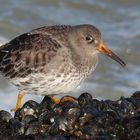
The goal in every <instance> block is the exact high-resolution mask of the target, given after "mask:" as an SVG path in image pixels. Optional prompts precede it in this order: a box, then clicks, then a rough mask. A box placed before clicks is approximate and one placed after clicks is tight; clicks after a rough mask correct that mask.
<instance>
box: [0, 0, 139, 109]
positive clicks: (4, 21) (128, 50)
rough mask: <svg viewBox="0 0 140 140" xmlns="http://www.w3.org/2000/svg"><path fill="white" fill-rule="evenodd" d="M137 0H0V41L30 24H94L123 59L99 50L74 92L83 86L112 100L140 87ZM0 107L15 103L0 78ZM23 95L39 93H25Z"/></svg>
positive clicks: (14, 90)
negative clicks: (116, 59)
mask: <svg viewBox="0 0 140 140" xmlns="http://www.w3.org/2000/svg"><path fill="white" fill-rule="evenodd" d="M139 9H140V1H139V0H133V1H131V0H117V1H111V0H106V1H99V0H86V1H85V0H71V1H70V0H59V1H58V0H39V1H38V0H24V1H19V0H12V1H11V0H1V1H0V43H4V42H6V41H9V40H11V39H12V38H14V37H16V36H18V35H20V34H22V33H24V32H27V31H29V30H31V29H33V28H37V27H41V26H44V25H53V24H72V25H75V24H82V23H88V24H94V25H95V26H97V27H98V28H99V29H100V30H101V32H102V36H103V40H104V42H105V43H106V45H107V46H108V47H109V48H111V49H112V50H113V51H115V52H116V53H117V54H118V55H119V56H120V57H121V58H122V59H123V60H124V61H125V62H126V64H127V66H126V68H121V67H120V66H119V65H118V64H117V63H116V62H114V61H112V60H111V59H109V58H107V57H105V56H103V55H100V62H99V65H98V67H97V69H96V71H95V72H94V73H93V74H92V75H91V76H90V77H89V78H88V79H87V80H86V81H85V82H84V83H82V85H81V87H80V88H78V89H76V90H75V92H76V94H75V92H72V94H73V95H74V96H78V95H79V93H81V92H83V91H87V92H90V93H92V94H93V96H94V97H95V98H100V99H106V98H110V99H113V100H115V99H118V98H119V97H120V96H122V95H123V96H130V95H131V94H132V93H133V92H134V91H136V90H140V77H139V75H140V67H139V66H140V59H139V56H140V10H139ZM0 79H1V80H0V109H3V108H4V109H5V108H6V109H7V110H9V109H10V108H11V107H13V106H14V105H15V102H16V96H17V94H16V93H17V92H18V90H17V88H16V87H14V86H13V85H11V84H9V83H8V82H7V81H6V80H5V79H4V78H2V77H1V78H0ZM27 99H35V100H41V99H42V97H38V96H37V97H36V96H30V95H26V97H25V98H24V100H23V102H25V101H26V100H27Z"/></svg>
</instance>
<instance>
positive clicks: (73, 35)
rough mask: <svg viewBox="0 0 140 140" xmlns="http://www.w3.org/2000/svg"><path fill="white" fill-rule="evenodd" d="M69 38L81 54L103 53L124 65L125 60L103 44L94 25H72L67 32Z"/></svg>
mask: <svg viewBox="0 0 140 140" xmlns="http://www.w3.org/2000/svg"><path fill="white" fill-rule="evenodd" d="M69 38H70V39H69V41H70V43H71V44H72V46H76V47H74V48H75V49H76V51H78V52H79V53H81V54H82V55H84V54H87V55H89V56H90V55H91V56H92V55H95V54H98V53H103V54H105V55H107V56H109V57H110V58H112V59H114V60H115V61H117V62H118V63H119V64H120V65H122V66H125V62H124V61H123V60H121V59H120V58H119V57H118V56H117V55H116V54H115V53H113V52H112V51H111V50H110V49H109V48H107V47H106V46H105V44H104V43H103V41H102V38H101V33H100V31H99V29H97V28H96V27H95V26H92V25H87V24H84V25H77V26H73V27H72V30H71V31H70V33H69Z"/></svg>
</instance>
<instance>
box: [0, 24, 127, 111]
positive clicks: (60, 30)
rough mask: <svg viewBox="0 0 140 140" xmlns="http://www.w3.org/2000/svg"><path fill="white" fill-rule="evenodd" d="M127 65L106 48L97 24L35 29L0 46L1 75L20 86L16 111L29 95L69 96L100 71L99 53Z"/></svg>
mask: <svg viewBox="0 0 140 140" xmlns="http://www.w3.org/2000/svg"><path fill="white" fill-rule="evenodd" d="M99 53H103V54H105V55H107V56H109V57H110V58H112V59H114V60H115V61H117V62H118V63H119V64H120V65H121V66H123V67H124V66H125V65H126V64H125V62H124V61H123V60H122V59H121V58H119V57H118V56H117V55H116V54H115V53H113V52H112V51H111V50H110V49H109V48H107V47H106V45H105V44H104V42H103V40H102V36H101V32H100V30H99V29H98V28H97V27H95V26H94V25H90V24H80V25H52V26H44V27H40V28H37V29H33V30H31V31H29V32H26V33H24V34H22V35H19V36H18V37H16V38H14V39H12V40H11V41H9V42H8V43H6V44H4V45H2V46H0V73H1V74H2V75H3V76H4V77H5V78H6V79H7V80H8V81H9V82H11V83H12V84H14V85H15V86H17V87H18V89H19V94H18V100H17V103H16V108H15V110H17V109H19V108H20V105H21V99H22V97H23V95H24V94H25V93H29V94H36V95H43V96H46V95H47V96H50V97H52V99H54V101H56V102H58V101H57V100H56V99H55V98H53V97H54V96H55V95H58V94H63V93H67V92H69V91H71V90H73V89H75V88H76V87H78V86H79V85H80V83H81V82H82V81H83V80H85V79H86V78H87V77H88V76H89V75H90V74H91V73H92V72H93V71H94V70H95V68H96V66H97V64H98V54H99Z"/></svg>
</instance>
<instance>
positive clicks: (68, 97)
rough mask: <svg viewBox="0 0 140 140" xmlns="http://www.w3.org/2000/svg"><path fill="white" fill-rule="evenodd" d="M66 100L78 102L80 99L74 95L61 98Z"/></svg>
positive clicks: (63, 100) (62, 100)
mask: <svg viewBox="0 0 140 140" xmlns="http://www.w3.org/2000/svg"><path fill="white" fill-rule="evenodd" d="M66 101H72V102H75V103H78V100H77V99H76V98H74V97H71V96H64V97H63V98H61V100H60V102H61V103H62V102H66Z"/></svg>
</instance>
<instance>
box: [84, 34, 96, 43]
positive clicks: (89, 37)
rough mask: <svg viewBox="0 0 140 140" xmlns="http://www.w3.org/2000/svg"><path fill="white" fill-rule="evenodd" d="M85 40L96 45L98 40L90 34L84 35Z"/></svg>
mask: <svg viewBox="0 0 140 140" xmlns="http://www.w3.org/2000/svg"><path fill="white" fill-rule="evenodd" d="M86 41H87V42H88V43H89V44H90V43H94V44H95V45H97V44H98V43H99V42H98V40H97V39H95V38H93V37H92V36H89V35H88V36H86Z"/></svg>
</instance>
